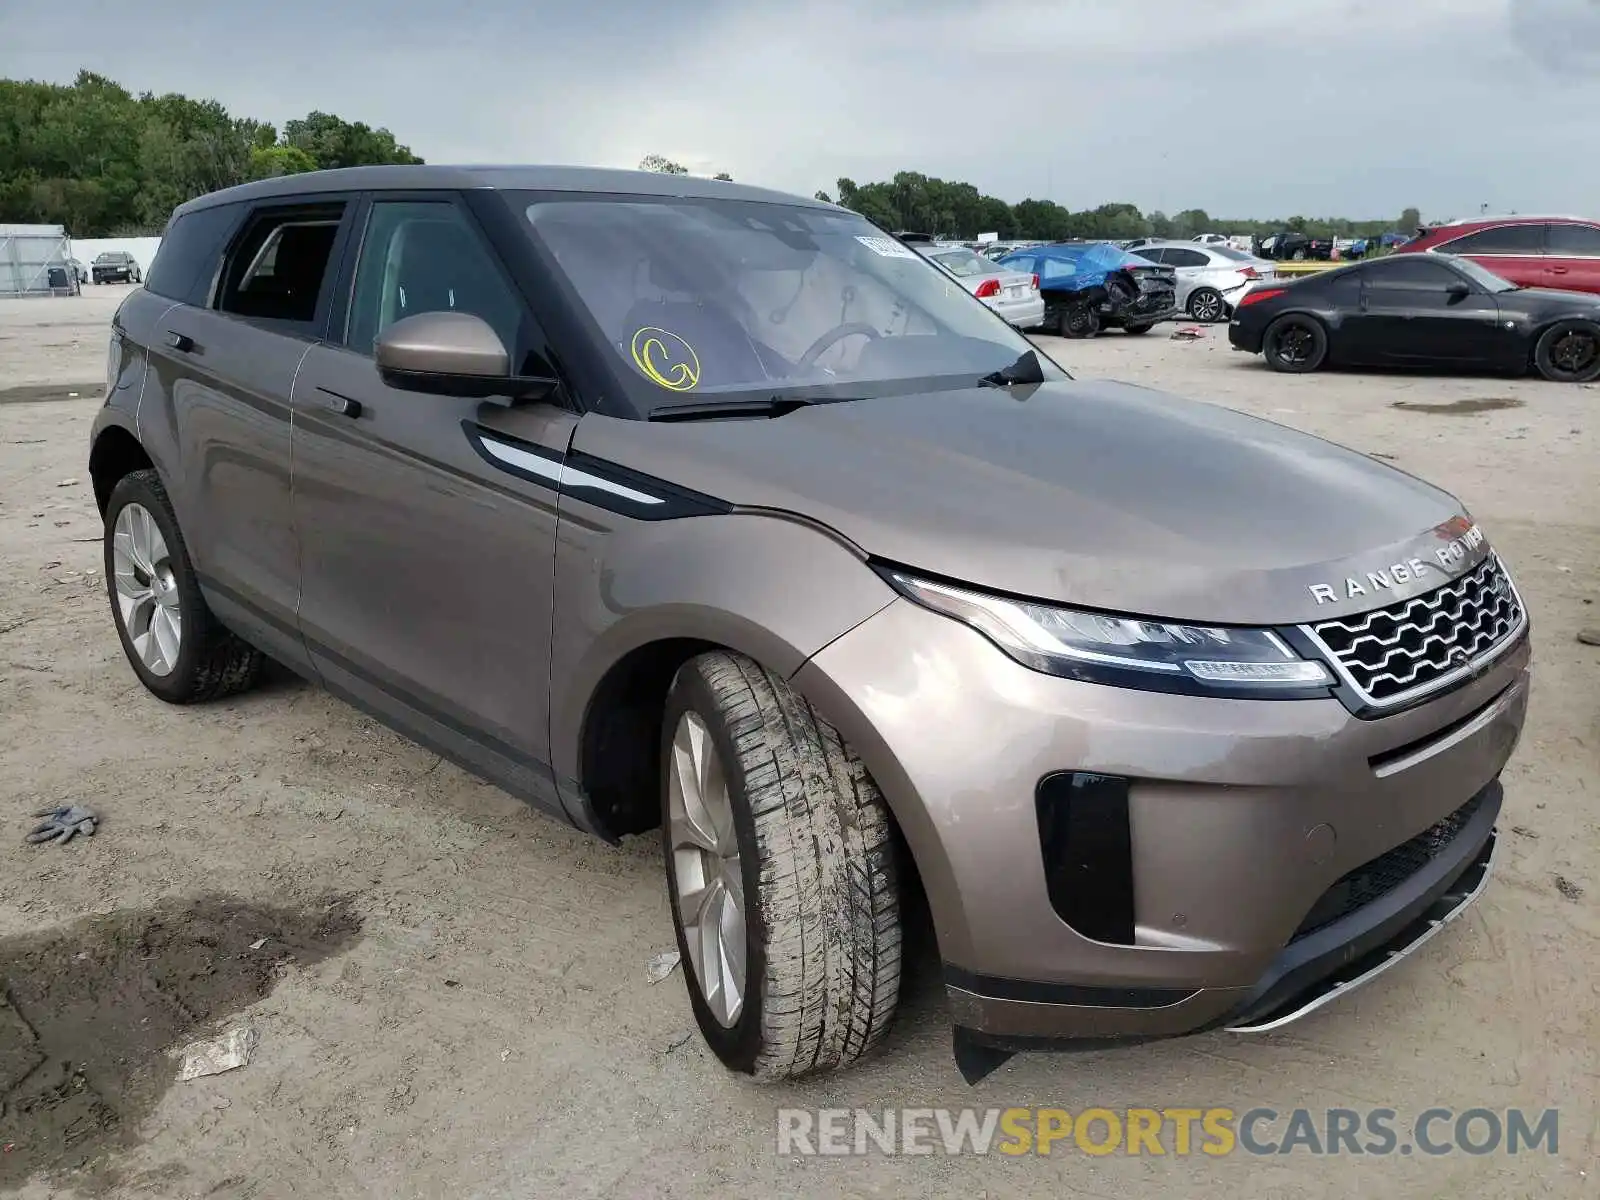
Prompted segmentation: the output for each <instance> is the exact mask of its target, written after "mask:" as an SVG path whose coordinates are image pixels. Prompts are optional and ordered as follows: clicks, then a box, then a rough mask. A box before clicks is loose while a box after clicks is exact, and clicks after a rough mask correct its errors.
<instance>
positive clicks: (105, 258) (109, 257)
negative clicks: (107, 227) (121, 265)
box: [94, 250, 122, 263]
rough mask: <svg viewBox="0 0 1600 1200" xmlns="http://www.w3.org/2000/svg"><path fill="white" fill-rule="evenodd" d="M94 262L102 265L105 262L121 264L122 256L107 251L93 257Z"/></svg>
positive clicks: (113, 251)
mask: <svg viewBox="0 0 1600 1200" xmlns="http://www.w3.org/2000/svg"><path fill="white" fill-rule="evenodd" d="M94 260H95V262H102V263H106V262H121V261H122V255H120V254H118V253H117V252H116V251H115V250H107V251H105V252H103V253H101V254H97V255H95V257H94Z"/></svg>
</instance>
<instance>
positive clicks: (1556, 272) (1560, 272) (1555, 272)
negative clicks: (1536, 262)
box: [1550, 267, 1567, 275]
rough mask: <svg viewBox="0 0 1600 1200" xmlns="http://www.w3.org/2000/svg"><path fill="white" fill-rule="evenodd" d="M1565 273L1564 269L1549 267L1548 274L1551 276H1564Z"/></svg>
mask: <svg viewBox="0 0 1600 1200" xmlns="http://www.w3.org/2000/svg"><path fill="white" fill-rule="evenodd" d="M1566 273H1567V268H1566V267H1551V268H1550V274H1552V275H1565V274H1566Z"/></svg>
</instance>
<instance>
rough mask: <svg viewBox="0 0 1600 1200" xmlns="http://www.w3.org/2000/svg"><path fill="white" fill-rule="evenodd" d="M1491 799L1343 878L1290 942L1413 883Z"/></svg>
mask: <svg viewBox="0 0 1600 1200" xmlns="http://www.w3.org/2000/svg"><path fill="white" fill-rule="evenodd" d="M1487 795H1488V789H1485V790H1484V791H1481V792H1479V793H1478V794H1477V795H1476V796H1474V797H1473V798H1472V799H1470V800H1468V801H1467V802H1466V803H1465V804H1463V805H1462V806H1461V807H1460V808H1458V809H1456V811H1455V812H1453V813H1451V814H1450V815H1449V816H1448V817H1446V818H1445V819H1444V820H1442V821H1440V822H1439V823H1438V824H1437V825H1432V826H1429V827H1428V828H1427V829H1424V830H1423V831H1422V832H1421V833H1419V834H1417V836H1416V837H1414V838H1412V839H1411V840H1410V841H1408V842H1401V843H1400V844H1399V845H1398V846H1396V847H1395V848H1394V849H1393V850H1390V851H1388V852H1387V853H1384V854H1380V855H1378V857H1377V858H1375V859H1373V860H1372V861H1371V862H1368V863H1364V864H1362V865H1361V866H1359V867H1357V868H1356V869H1355V870H1353V871H1351V872H1349V873H1348V874H1345V875H1343V876H1341V877H1340V878H1339V879H1338V881H1336V882H1335V883H1334V885H1333V886H1332V887H1330V888H1329V889H1328V890H1327V891H1325V892H1323V893H1322V897H1321V898H1320V899H1319V900H1318V901H1317V902H1316V903H1315V904H1313V905H1312V906H1311V911H1310V912H1309V913H1307V914H1306V919H1305V920H1304V921H1301V922H1300V928H1299V929H1296V930H1295V931H1294V937H1293V938H1291V939H1290V941H1298V940H1299V939H1300V938H1303V937H1306V936H1307V935H1309V934H1313V933H1315V932H1316V931H1317V930H1319V929H1325V928H1326V927H1327V926H1329V925H1332V924H1333V923H1334V922H1335V921H1337V920H1339V919H1341V918H1343V917H1347V916H1349V915H1350V914H1351V913H1353V912H1355V911H1356V910H1357V909H1358V908H1361V907H1363V906H1365V905H1368V904H1371V903H1372V902H1373V901H1374V900H1376V899H1378V898H1379V897H1380V896H1384V895H1386V894H1387V893H1389V892H1392V891H1393V890H1394V889H1395V888H1397V887H1399V886H1400V885H1401V884H1402V883H1404V882H1405V881H1406V880H1408V879H1410V878H1411V877H1412V876H1413V875H1415V874H1416V873H1417V872H1418V871H1420V870H1422V868H1423V867H1425V866H1427V865H1428V864H1429V863H1430V862H1432V861H1433V860H1434V859H1435V858H1437V857H1438V856H1439V854H1440V853H1442V852H1443V851H1444V849H1445V848H1446V847H1448V846H1449V845H1450V843H1451V842H1453V841H1455V840H1456V838H1457V837H1459V836H1460V835H1461V831H1462V829H1463V828H1465V827H1466V824H1467V822H1468V821H1470V820H1472V817H1473V814H1475V813H1476V812H1477V811H1478V810H1479V809H1480V808H1482V807H1483V801H1484V798H1485V796H1487Z"/></svg>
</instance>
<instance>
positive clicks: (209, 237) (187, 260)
mask: <svg viewBox="0 0 1600 1200" xmlns="http://www.w3.org/2000/svg"><path fill="white" fill-rule="evenodd" d="M242 211H243V206H242V205H239V204H219V205H216V206H215V207H212V208H202V209H198V210H196V211H195V212H191V213H185V214H184V215H183V216H181V217H179V218H178V219H177V220H176V221H173V222H172V224H171V225H170V226H168V228H167V232H166V234H165V235H164V236H163V237H162V239H161V245H160V247H158V248H157V250H156V260H155V262H153V263H151V264H150V274H149V276H148V277H147V278H146V279H145V281H144V286H145V290H147V291H151V292H154V293H155V294H156V295H158V296H165V297H166V298H167V299H168V300H180V301H182V302H183V303H185V304H192V305H195V306H196V307H200V308H204V307H206V306H207V305H209V304H210V302H211V287H212V285H213V284H214V283H215V282H216V279H217V269H218V267H220V266H221V264H222V251H223V249H224V248H225V247H226V246H227V244H228V238H229V237H230V236H231V235H232V233H233V231H234V228H235V227H236V226H237V225H238V223H239V217H240V215H241V212H242Z"/></svg>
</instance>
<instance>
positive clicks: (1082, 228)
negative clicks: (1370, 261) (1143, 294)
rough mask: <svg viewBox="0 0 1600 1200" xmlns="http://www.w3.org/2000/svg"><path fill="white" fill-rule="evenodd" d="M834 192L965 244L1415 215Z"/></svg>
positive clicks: (1334, 224) (907, 189)
mask: <svg viewBox="0 0 1600 1200" xmlns="http://www.w3.org/2000/svg"><path fill="white" fill-rule="evenodd" d="M835 186H836V191H835V192H834V194H833V195H831V196H830V195H829V194H828V193H827V192H825V191H823V192H818V193H817V199H818V200H827V201H835V202H837V203H839V204H842V205H843V206H844V207H845V208H849V209H854V210H855V211H856V212H858V213H860V214H861V215H862V216H864V217H866V218H867V219H868V220H870V221H873V222H874V223H876V224H878V225H881V226H883V227H884V228H885V229H890V230H895V231H901V230H907V231H915V232H918V233H931V234H934V235H936V236H942V237H951V238H957V239H967V240H970V239H972V238H975V237H977V236H978V235H979V234H981V233H994V234H998V235H999V236H1000V238H1001V239H1002V240H1007V241H1009V240H1011V239H1017V240H1026V241H1049V242H1054V241H1065V240H1067V239H1069V238H1090V239H1094V238H1103V239H1105V240H1107V241H1122V240H1124V239H1128V238H1137V237H1162V238H1191V237H1194V236H1195V235H1197V234H1201V233H1222V234H1230V235H1231V234H1248V235H1251V236H1260V237H1266V236H1267V235H1268V234H1273V233H1279V232H1282V231H1283V230H1286V229H1288V230H1294V231H1295V232H1298V233H1306V234H1311V235H1312V236H1315V237H1356V238H1360V237H1377V236H1379V235H1380V234H1383V233H1387V232H1389V231H1390V230H1397V231H1399V232H1402V233H1407V234H1412V233H1415V232H1416V231H1417V226H1418V225H1420V224H1421V222H1422V218H1421V215H1420V214H1419V213H1418V211H1417V210H1416V209H1415V208H1408V209H1406V210H1405V211H1404V212H1403V213H1401V214H1400V217H1399V220H1397V221H1384V220H1379V221H1355V220H1350V219H1347V218H1343V217H1304V216H1288V217H1280V218H1273V219H1270V220H1261V219H1259V218H1244V217H1213V216H1211V215H1210V214H1209V213H1207V212H1206V211H1205V210H1204V209H1199V208H1189V209H1184V210H1183V211H1182V212H1180V213H1174V214H1173V215H1171V216H1168V215H1167V214H1166V213H1163V212H1152V213H1149V214H1146V213H1143V212H1141V211H1140V210H1139V208H1138V206H1137V205H1134V204H1126V203H1122V204H1102V205H1100V206H1099V207H1098V208H1092V209H1085V210H1083V211H1073V210H1071V209H1068V208H1066V207H1065V206H1063V205H1060V204H1057V203H1056V202H1055V201H1054V200H1032V199H1030V200H1023V201H1021V202H1020V203H1017V204H1007V203H1006V202H1005V201H1004V200H1001V199H998V198H996V197H994V196H986V195H984V194H983V193H982V192H980V191H978V189H977V188H975V187H974V186H973V185H972V184H970V183H955V182H949V181H946V180H943V179H936V178H934V177H932V176H929V175H922V174H919V173H917V172H915V171H901V172H899V173H897V174H896V175H895V177H894V178H893V179H891V180H889V181H888V182H886V183H865V184H858V183H856V182H855V181H854V180H851V179H841V180H839V181H838V183H837V184H836V185H835Z"/></svg>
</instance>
